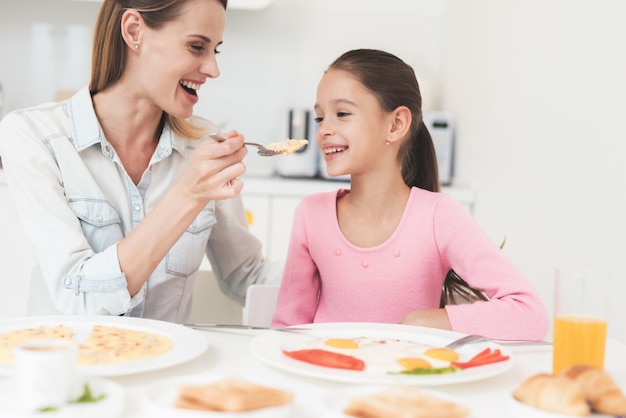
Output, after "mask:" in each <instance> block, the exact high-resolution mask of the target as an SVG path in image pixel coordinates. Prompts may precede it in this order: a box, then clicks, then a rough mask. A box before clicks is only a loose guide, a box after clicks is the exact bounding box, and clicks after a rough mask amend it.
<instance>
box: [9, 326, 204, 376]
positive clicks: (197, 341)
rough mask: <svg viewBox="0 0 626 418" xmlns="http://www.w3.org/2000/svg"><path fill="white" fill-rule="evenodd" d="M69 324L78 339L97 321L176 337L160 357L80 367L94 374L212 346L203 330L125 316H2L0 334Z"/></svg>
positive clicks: (180, 357) (141, 366)
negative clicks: (201, 331) (5, 317)
mask: <svg viewBox="0 0 626 418" xmlns="http://www.w3.org/2000/svg"><path fill="white" fill-rule="evenodd" d="M55 325H65V326H67V327H70V328H72V330H73V331H74V337H73V338H74V339H75V340H77V341H79V342H81V341H84V340H85V339H86V338H87V336H88V334H89V332H90V331H91V329H92V327H93V326H94V325H105V326H115V327H119V328H125V329H131V330H138V331H146V332H153V333H157V334H161V335H164V336H166V337H168V338H169V339H170V340H171V341H172V349H171V350H170V351H168V352H167V353H164V354H162V355H160V356H157V357H152V358H149V359H146V360H139V361H132V362H128V363H120V364H103V365H97V366H84V367H81V368H80V371H81V372H82V373H84V374H86V375H90V376H101V377H105V376H123V375H129V374H133V373H141V372H147V371H152V370H160V369H164V368H166V367H170V366H174V365H177V364H181V363H184V362H186V361H189V360H191V359H194V358H196V357H198V356H199V355H200V354H202V353H203V352H204V351H206V349H207V347H208V346H209V342H208V341H207V339H206V338H205V336H204V335H202V334H201V333H199V332H197V331H195V330H193V329H190V328H187V327H185V326H183V325H180V324H175V323H172V322H166V321H157V320H154V319H144V318H131V317H122V316H104V315H102V316H63V315H59V316H40V317H37V316H26V317H23V318H10V319H3V320H0V334H3V333H5V332H10V331H14V330H18V329H24V328H31V327H35V328H36V327H39V326H55ZM13 373H14V368H13V365H12V364H6V363H0V376H8V375H12V374H13Z"/></svg>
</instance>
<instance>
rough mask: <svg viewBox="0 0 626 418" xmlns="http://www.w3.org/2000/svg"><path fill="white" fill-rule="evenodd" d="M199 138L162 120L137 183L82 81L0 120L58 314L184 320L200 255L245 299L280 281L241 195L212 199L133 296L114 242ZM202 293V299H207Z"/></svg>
mask: <svg viewBox="0 0 626 418" xmlns="http://www.w3.org/2000/svg"><path fill="white" fill-rule="evenodd" d="M197 143H198V142H197V141H193V140H186V139H184V138H180V137H178V136H176V135H175V134H174V133H173V131H172V130H171V128H170V127H169V126H168V125H166V126H165V127H164V129H163V132H162V134H161V137H160V139H159V143H158V146H157V148H156V151H155V153H154V155H153V156H152V159H151V161H150V163H149V166H148V168H147V170H146V171H145V172H144V174H143V176H142V178H141V180H140V182H139V184H137V185H135V184H134V183H133V181H132V180H131V178H130V177H129V176H128V174H127V173H126V171H125V169H124V167H123V165H122V163H121V161H120V159H119V157H118V155H117V154H116V152H115V150H114V149H113V147H112V146H111V144H110V143H109V142H107V140H106V138H105V137H104V134H103V132H102V129H101V127H100V124H99V122H98V119H97V117H96V114H95V111H94V108H93V104H92V101H91V96H90V94H89V91H88V89H87V88H86V87H85V88H83V89H81V90H80V91H79V92H77V93H76V95H74V96H73V97H72V98H70V99H69V100H67V101H63V102H59V103H48V104H43V105H39V106H36V107H32V108H29V109H24V110H18V111H15V112H12V113H10V114H8V115H6V116H5V117H4V119H2V121H1V122H0V156H1V157H2V162H3V166H4V170H5V174H6V179H7V184H8V186H9V189H10V191H11V194H12V196H13V198H14V201H15V204H16V210H17V212H18V214H19V216H20V219H21V221H22V223H23V226H24V230H25V232H26V234H27V235H28V238H29V240H30V242H31V243H32V246H33V249H34V253H35V257H36V260H37V263H38V268H39V273H40V274H41V277H42V279H43V282H45V284H46V288H47V291H48V293H49V296H50V300H51V302H52V304H53V305H54V308H55V310H56V312H50V313H63V314H94V315H95V314H104V315H108V314H112V315H122V314H125V315H131V316H138V317H147V318H153V319H161V320H168V321H173V322H184V321H186V320H187V319H188V317H189V314H190V312H191V294H192V290H193V285H194V281H195V277H196V274H197V271H198V269H199V267H200V264H201V262H202V259H203V256H204V254H205V253H206V255H207V256H208V259H209V261H210V262H211V265H212V268H213V272H214V274H215V276H216V278H217V280H218V283H219V286H220V288H221V289H222V290H223V291H224V293H225V294H226V295H228V296H229V297H231V298H233V299H235V300H239V301H243V298H244V297H245V291H246V289H247V286H248V285H249V284H251V283H275V282H277V281H279V280H280V274H281V272H280V271H279V270H280V268H277V266H276V265H273V264H272V263H268V262H266V261H265V260H264V259H263V257H262V254H261V243H260V242H259V240H258V239H256V238H255V237H254V236H253V235H252V234H250V232H249V231H248V227H247V224H246V220H245V214H244V210H243V204H242V202H241V199H240V198H239V197H238V198H235V199H228V200H223V201H212V202H210V203H209V204H208V205H207V206H206V207H205V208H204V209H203V210H202V212H201V213H200V214H199V215H198V216H197V217H196V219H195V220H194V221H193V222H192V224H191V225H189V227H188V228H187V231H186V232H185V233H184V234H183V236H182V237H181V238H180V239H179V240H178V241H177V242H176V243H175V244H174V246H173V247H172V248H171V250H170V251H169V252H168V253H167V255H166V256H165V257H164V258H163V260H162V261H161V262H160V263H159V265H158V266H157V268H156V269H155V271H154V272H153V273H152V275H151V276H150V278H149V279H148V281H147V282H146V283H145V284H144V286H143V287H142V289H141V290H140V291H139V292H138V293H137V294H136V295H135V296H133V297H131V296H130V294H129V292H128V290H127V283H126V279H125V277H124V273H123V272H122V271H121V269H120V265H119V260H118V256H117V248H116V247H117V243H118V242H119V241H120V240H122V239H123V238H124V237H125V236H127V235H128V234H129V233H130V231H132V230H133V229H134V228H135V227H136V226H137V225H138V224H139V223H140V222H141V221H142V220H143V218H144V217H145V216H146V215H147V214H148V213H150V211H152V210H153V209H154V208H155V207H156V205H157V204H158V203H159V201H160V200H161V198H162V197H163V196H164V195H165V193H166V192H167V191H168V189H169V188H170V187H171V186H172V185H173V184H174V183H175V182H176V181H177V180H178V179H179V178H180V176H181V175H182V173H183V171H184V170H185V168H186V167H187V165H188V163H189V161H190V159H191V155H192V152H193V150H194V148H195V146H196V144H197ZM207 298H208V295H207Z"/></svg>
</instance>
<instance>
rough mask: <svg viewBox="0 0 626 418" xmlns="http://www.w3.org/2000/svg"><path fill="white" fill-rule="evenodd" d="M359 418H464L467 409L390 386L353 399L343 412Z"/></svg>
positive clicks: (399, 387)
mask: <svg viewBox="0 0 626 418" xmlns="http://www.w3.org/2000/svg"><path fill="white" fill-rule="evenodd" d="M343 413H344V414H346V415H348V416H351V417H358V418H404V417H411V418H464V417H467V416H469V410H468V409H467V408H465V407H463V406H461V405H457V404H456V403H454V402H451V401H448V400H445V399H441V398H438V397H436V396H433V395H430V394H428V393H425V392H423V391H422V390H421V389H419V388H416V387H410V386H401V385H397V386H392V387H390V388H388V389H385V390H383V391H381V392H378V393H375V394H370V395H367V396H362V397H358V398H355V399H352V400H351V401H350V403H349V404H348V406H347V407H346V408H345V409H344V411H343Z"/></svg>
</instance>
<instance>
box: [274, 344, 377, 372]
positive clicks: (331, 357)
mask: <svg viewBox="0 0 626 418" xmlns="http://www.w3.org/2000/svg"><path fill="white" fill-rule="evenodd" d="M283 354H285V355H286V356H287V357H290V358H292V359H295V360H300V361H304V362H307V363H311V364H315V365H317V366H323V367H332V368H335V369H348V370H364V369H365V363H364V362H363V361H362V360H359V359H358V358H356V357H352V356H348V355H346V354H341V353H335V352H333V351H326V350H321V349H318V348H314V349H308V350H297V351H285V350H283Z"/></svg>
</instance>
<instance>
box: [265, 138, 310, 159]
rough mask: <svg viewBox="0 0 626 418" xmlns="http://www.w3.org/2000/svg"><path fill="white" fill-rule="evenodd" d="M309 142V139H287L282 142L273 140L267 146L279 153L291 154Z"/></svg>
mask: <svg viewBox="0 0 626 418" xmlns="http://www.w3.org/2000/svg"><path fill="white" fill-rule="evenodd" d="M308 143H309V140H308V139H285V140H284V141H280V142H272V143H271V144H269V145H268V146H267V148H269V149H271V150H272V151H274V152H276V154H277V155H289V154H293V153H294V152H296V151H298V150H299V149H300V148H302V147H304V146H305V145H307V144H308Z"/></svg>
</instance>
